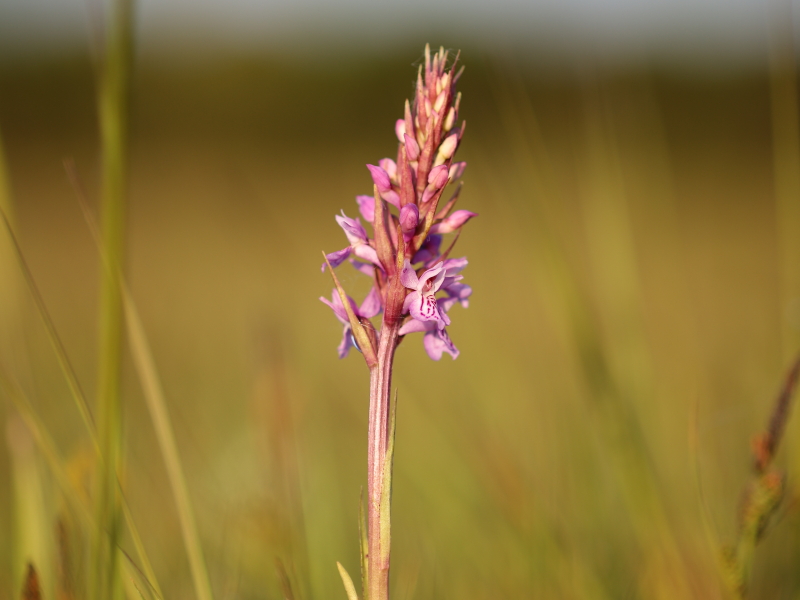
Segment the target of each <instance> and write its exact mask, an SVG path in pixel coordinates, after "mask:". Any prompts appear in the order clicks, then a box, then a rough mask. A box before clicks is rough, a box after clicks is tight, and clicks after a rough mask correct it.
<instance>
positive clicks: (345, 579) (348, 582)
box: [336, 561, 358, 600]
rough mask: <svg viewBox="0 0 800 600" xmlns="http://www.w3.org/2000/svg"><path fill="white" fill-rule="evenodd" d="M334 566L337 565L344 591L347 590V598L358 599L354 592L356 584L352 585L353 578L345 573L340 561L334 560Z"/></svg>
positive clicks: (348, 599)
mask: <svg viewBox="0 0 800 600" xmlns="http://www.w3.org/2000/svg"><path fill="white" fill-rule="evenodd" d="M336 566H337V567H339V575H341V576H342V583H343V584H344V591H345V592H347V600H358V594H356V586H354V585H353V580H352V579H350V575H348V574H347V570H346V569H345V568H344V567H343V566H342V563H340V562H339V561H336Z"/></svg>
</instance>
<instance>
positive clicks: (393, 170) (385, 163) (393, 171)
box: [378, 158, 397, 181]
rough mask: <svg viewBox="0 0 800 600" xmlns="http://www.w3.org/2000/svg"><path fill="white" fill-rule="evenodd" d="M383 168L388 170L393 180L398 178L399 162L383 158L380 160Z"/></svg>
mask: <svg viewBox="0 0 800 600" xmlns="http://www.w3.org/2000/svg"><path fill="white" fill-rule="evenodd" d="M378 164H379V165H380V166H381V169H383V170H384V171H386V174H387V175H388V176H389V179H390V180H391V181H396V180H397V164H396V163H395V162H394V161H393V160H392V159H391V158H382V159H380V160H379V161H378Z"/></svg>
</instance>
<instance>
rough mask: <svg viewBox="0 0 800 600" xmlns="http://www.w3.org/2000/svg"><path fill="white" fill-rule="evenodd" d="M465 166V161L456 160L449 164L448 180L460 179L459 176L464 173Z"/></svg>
mask: <svg viewBox="0 0 800 600" xmlns="http://www.w3.org/2000/svg"><path fill="white" fill-rule="evenodd" d="M466 168H467V163H465V162H456V163H453V164H452V165H450V181H455V180H456V179H461V176H462V175H463V174H464V169H466Z"/></svg>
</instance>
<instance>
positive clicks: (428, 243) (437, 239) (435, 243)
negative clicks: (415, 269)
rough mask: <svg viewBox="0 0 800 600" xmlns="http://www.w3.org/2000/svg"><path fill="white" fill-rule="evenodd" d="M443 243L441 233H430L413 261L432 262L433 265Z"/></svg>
mask: <svg viewBox="0 0 800 600" xmlns="http://www.w3.org/2000/svg"><path fill="white" fill-rule="evenodd" d="M441 245H442V236H441V235H429V236H428V237H427V238H426V239H425V241H424V242H423V243H422V246H420V248H419V250H417V253H416V254H415V255H414V258H412V259H411V262H412V263H420V262H421V263H426V264H427V263H430V264H431V265H432V264H433V263H435V262H436V259H438V258H439V248H440V247H441Z"/></svg>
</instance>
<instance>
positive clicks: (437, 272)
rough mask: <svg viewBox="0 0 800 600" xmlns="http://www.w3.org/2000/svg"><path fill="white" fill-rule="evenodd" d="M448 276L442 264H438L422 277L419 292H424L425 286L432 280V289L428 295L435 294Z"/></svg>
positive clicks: (418, 285) (418, 286)
mask: <svg viewBox="0 0 800 600" xmlns="http://www.w3.org/2000/svg"><path fill="white" fill-rule="evenodd" d="M446 275H447V273H446V272H445V270H444V268H443V266H442V263H438V264H437V265H435V266H433V267H431V268H430V269H428V270H427V271H425V272H424V273H423V274H422V275H420V277H419V283H418V284H417V290H418V291H422V288H423V287H426V285H425V284H427V283H428V281H429V280H431V279H432V280H433V281H431V282H430V284H429V287H430V289H429V291H428V293H430V294H433V293H435V292H436V291H437V290H438V289H439V288H440V287H441V285H442V282H443V281H444V278H445V276H446Z"/></svg>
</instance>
